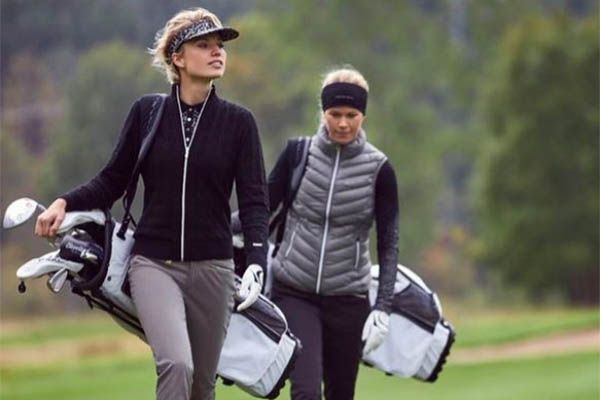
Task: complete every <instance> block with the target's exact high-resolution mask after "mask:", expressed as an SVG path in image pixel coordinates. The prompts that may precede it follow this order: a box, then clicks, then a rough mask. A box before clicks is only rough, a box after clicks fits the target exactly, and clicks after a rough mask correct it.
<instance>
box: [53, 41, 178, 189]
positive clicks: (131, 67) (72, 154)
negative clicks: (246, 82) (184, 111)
mask: <svg viewBox="0 0 600 400" xmlns="http://www.w3.org/2000/svg"><path fill="white" fill-rule="evenodd" d="M162 82H164V83H162ZM166 86H167V84H166V82H165V81H164V79H163V77H162V76H161V75H160V74H159V73H158V72H157V71H154V70H153V69H152V68H151V67H150V56H149V55H147V54H144V53H143V51H142V50H134V49H131V48H129V47H127V45H125V44H124V43H121V42H112V43H107V44H104V45H101V46H98V47H96V48H93V49H92V50H90V51H89V52H87V53H86V54H84V55H83V56H82V58H81V60H80V62H79V64H78V66H77V70H76V73H75V75H74V77H73V80H72V81H71V83H70V85H69V87H68V89H67V105H66V118H65V122H64V126H62V127H61V130H60V131H59V132H57V133H56V134H55V135H54V140H53V141H52V144H51V148H50V155H49V162H48V168H47V169H46V171H47V172H46V174H45V175H44V176H43V179H42V180H41V187H42V191H43V192H44V194H45V199H46V200H50V199H51V198H54V197H55V196H56V195H58V194H60V193H62V192H63V191H65V190H68V189H70V188H72V187H74V186H76V185H77V184H81V183H83V182H85V181H87V180H89V179H90V178H92V177H93V176H94V175H95V174H96V173H97V172H98V171H99V170H100V168H102V166H104V164H105V163H106V162H107V161H108V159H109V157H110V155H111V153H112V150H113V148H114V146H115V144H116V142H117V137H118V134H119V132H120V130H121V126H122V124H123V122H124V120H125V117H126V115H127V112H128V110H129V109H130V107H131V105H132V104H133V102H134V100H135V99H136V98H137V97H139V96H141V95H142V94H144V93H152V92H157V91H165V89H168V87H166Z"/></svg>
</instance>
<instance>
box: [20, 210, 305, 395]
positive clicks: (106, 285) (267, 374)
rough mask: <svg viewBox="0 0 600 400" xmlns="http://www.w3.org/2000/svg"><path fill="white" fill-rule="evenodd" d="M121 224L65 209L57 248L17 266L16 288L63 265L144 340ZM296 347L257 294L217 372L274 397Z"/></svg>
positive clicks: (230, 335) (81, 288)
mask: <svg viewBox="0 0 600 400" xmlns="http://www.w3.org/2000/svg"><path fill="white" fill-rule="evenodd" d="M120 227H121V224H119V223H115V222H114V221H113V219H112V218H111V217H110V213H109V212H108V211H106V212H104V213H103V212H101V211H98V210H95V211H89V212H72V213H67V215H66V217H65V220H64V221H63V223H62V225H61V228H60V229H59V232H58V233H59V234H62V236H61V240H60V244H59V249H58V250H56V251H53V252H51V253H48V254H46V255H44V256H42V257H39V258H35V259H33V260H30V261H29V262H27V263H26V264H24V265H23V266H22V267H21V268H19V270H18V271H17V277H18V278H19V279H21V281H22V284H21V285H22V286H20V290H22V291H24V290H25V286H24V283H23V282H24V281H25V280H27V279H31V278H37V277H41V276H43V275H50V276H53V275H54V274H56V273H57V272H58V271H60V270H65V272H67V273H68V275H65V276H66V279H68V280H69V281H70V282H71V287H72V291H73V292H74V293H76V294H78V295H80V296H82V297H84V298H85V299H86V300H87V302H88V304H89V306H90V307H92V308H94V307H95V308H99V309H101V310H103V311H105V312H107V313H108V314H109V315H110V316H111V317H112V318H113V319H114V320H115V321H116V322H117V323H118V324H119V325H121V326H122V327H123V328H125V329H126V330H127V331H129V332H131V333H133V334H135V335H137V336H138V337H139V338H140V339H142V340H143V341H146V339H145V336H144V331H143V329H142V327H141V325H140V322H139V320H138V318H137V313H136V309H135V306H134V304H133V301H132V299H131V297H130V292H129V285H128V280H127V270H128V260H129V255H130V251H131V248H132V246H133V243H134V239H133V232H132V231H131V230H129V229H128V230H126V233H125V235H124V238H121V237H119V235H118V232H119V228H120ZM50 279H52V277H51V278H50ZM49 286H50V285H49ZM58 290H60V289H58ZM300 348H301V346H300V342H299V341H298V339H296V338H295V337H294V336H293V335H292V334H291V332H290V331H289V329H288V325H287V321H286V319H285V316H284V315H283V313H282V312H281V311H280V310H279V308H278V307H277V306H276V305H275V304H273V303H272V302H271V301H270V300H269V299H267V298H266V297H264V296H262V295H261V296H260V297H259V299H258V300H257V301H256V302H255V303H254V304H252V305H251V306H250V307H249V308H247V309H245V310H243V311H241V312H237V311H235V310H234V312H233V313H232V315H231V319H230V324H229V328H228V330H227V335H226V337H225V342H224V345H223V349H222V351H221V356H220V359H219V364H218V368H217V374H218V375H219V376H220V377H221V378H222V379H223V381H224V382H225V383H226V384H235V385H236V386H238V387H240V388H241V389H243V390H244V391H246V392H248V393H250V394H252V395H253V396H256V397H262V398H275V397H277V396H278V395H279V392H280V390H281V388H282V387H283V385H284V383H285V380H286V379H287V377H288V376H289V372H290V370H291V367H292V366H293V363H294V361H295V358H296V355H297V353H298V352H299V351H300Z"/></svg>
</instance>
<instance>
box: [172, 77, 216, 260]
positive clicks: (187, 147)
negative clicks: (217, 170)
mask: <svg viewBox="0 0 600 400" xmlns="http://www.w3.org/2000/svg"><path fill="white" fill-rule="evenodd" d="M176 90H177V107H178V108H179V122H181V137H182V139H183V148H184V150H185V154H184V158H183V179H182V182H181V247H180V250H179V251H180V258H181V261H183V260H184V255H185V192H186V186H187V185H186V182H187V169H188V158H189V156H190V148H191V147H192V143H193V142H194V138H195V137H196V131H197V130H198V125H199V124H200V119H201V118H202V114H203V113H204V107H206V103H208V98H209V97H210V94H211V92H212V86H211V88H210V89H209V91H208V94H207V95H206V98H205V99H204V103H203V104H202V108H201V109H200V113H199V114H198V119H197V120H196V123H195V124H194V130H193V131H192V137H191V138H190V142H189V143H186V137H185V125H184V124H183V113H182V112H181V100H180V99H179V86H176Z"/></svg>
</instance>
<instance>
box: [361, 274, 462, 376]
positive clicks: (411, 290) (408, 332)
mask: <svg viewBox="0 0 600 400" xmlns="http://www.w3.org/2000/svg"><path fill="white" fill-rule="evenodd" d="M371 278H372V279H371V286H370V289H369V301H370V302H371V305H374V304H375V299H376V298H377V288H378V284H379V280H378V279H379V266H378V265H373V267H372V268H371ZM454 338H455V332H454V329H453V327H452V326H451V325H450V324H449V323H448V322H447V321H446V320H444V318H443V317H442V306H441V304H440V302H439V299H438V297H437V295H436V294H435V293H433V292H432V291H431V290H430V289H429V288H428V287H427V285H425V282H423V280H422V279H421V278H420V277H419V276H417V275H416V274H415V273H414V272H413V271H411V270H410V269H408V268H407V267H405V266H403V265H398V273H397V275H396V283H395V285H394V298H393V301H392V311H391V314H390V325H389V333H388V335H387V336H386V338H385V340H384V342H383V343H382V344H381V346H379V347H378V348H376V349H375V350H373V351H371V352H370V353H368V354H367V355H363V362H364V363H365V364H367V365H370V366H373V367H375V368H377V369H379V370H381V371H383V372H385V373H387V374H390V375H397V376H400V377H405V378H407V377H413V378H416V379H418V380H422V381H426V382H435V381H436V379H437V378H438V375H439V374H440V372H441V371H442V367H443V365H444V363H445V362H446V358H447V357H448V354H449V353H450V348H451V347H452V344H453V343H454Z"/></svg>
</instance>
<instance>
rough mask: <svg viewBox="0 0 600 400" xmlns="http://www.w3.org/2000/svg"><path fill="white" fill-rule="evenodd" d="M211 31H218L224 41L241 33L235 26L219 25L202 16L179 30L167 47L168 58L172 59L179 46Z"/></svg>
mask: <svg viewBox="0 0 600 400" xmlns="http://www.w3.org/2000/svg"><path fill="white" fill-rule="evenodd" d="M211 33H218V34H219V36H221V39H222V40H223V41H225V42H226V41H228V40H233V39H235V38H237V37H238V36H239V35H240V34H239V32H238V31H236V30H235V29H233V28H229V27H223V26H221V25H220V24H219V25H217V24H216V23H215V21H213V20H212V19H211V18H202V19H201V20H200V21H198V22H194V23H193V24H191V25H190V26H188V27H186V28H184V29H182V30H181V31H179V32H178V33H177V34H176V35H175V37H173V39H172V40H171V43H170V44H169V47H168V48H167V59H169V60H170V59H171V55H172V54H173V53H175V52H176V51H177V50H179V47H181V45H182V44H183V43H185V42H187V41H188V40H191V39H195V38H198V37H200V36H204V35H208V34H211Z"/></svg>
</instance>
